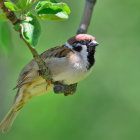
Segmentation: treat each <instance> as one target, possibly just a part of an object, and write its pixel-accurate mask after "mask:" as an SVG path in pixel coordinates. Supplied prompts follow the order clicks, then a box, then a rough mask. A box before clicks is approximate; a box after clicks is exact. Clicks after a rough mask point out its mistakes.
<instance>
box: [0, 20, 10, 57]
mask: <svg viewBox="0 0 140 140" xmlns="http://www.w3.org/2000/svg"><path fill="white" fill-rule="evenodd" d="M0 30H1V32H0V48H1V50H2V51H3V52H4V53H5V54H8V53H9V52H10V50H11V48H12V47H11V46H12V40H11V32H10V28H9V26H8V24H7V23H6V22H1V23H0Z"/></svg>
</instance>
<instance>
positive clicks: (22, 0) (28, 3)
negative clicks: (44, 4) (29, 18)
mask: <svg viewBox="0 0 140 140" xmlns="http://www.w3.org/2000/svg"><path fill="white" fill-rule="evenodd" d="M37 1H38V0H18V2H17V3H16V6H17V7H18V8H19V9H21V10H22V12H23V13H26V12H27V11H29V9H30V8H31V7H32V6H34V4H35V3H36V2H37Z"/></svg>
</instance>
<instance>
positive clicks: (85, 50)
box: [80, 45, 88, 61]
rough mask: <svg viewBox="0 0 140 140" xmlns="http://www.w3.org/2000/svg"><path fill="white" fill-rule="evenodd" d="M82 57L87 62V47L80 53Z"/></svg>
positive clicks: (84, 46) (83, 47)
mask: <svg viewBox="0 0 140 140" xmlns="http://www.w3.org/2000/svg"><path fill="white" fill-rule="evenodd" d="M80 56H81V57H82V58H83V60H85V61H87V56H88V52H87V46H86V45H83V46H82V51H81V52H80Z"/></svg>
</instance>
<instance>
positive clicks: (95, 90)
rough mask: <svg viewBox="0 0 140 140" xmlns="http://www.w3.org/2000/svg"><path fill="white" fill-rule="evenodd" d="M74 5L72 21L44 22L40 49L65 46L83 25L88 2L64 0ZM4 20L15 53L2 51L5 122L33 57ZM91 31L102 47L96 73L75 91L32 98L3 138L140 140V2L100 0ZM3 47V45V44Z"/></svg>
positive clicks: (1, 26) (0, 103)
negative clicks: (19, 80) (19, 79)
mask: <svg viewBox="0 0 140 140" xmlns="http://www.w3.org/2000/svg"><path fill="white" fill-rule="evenodd" d="M63 2H67V3H68V5H69V6H70V8H71V11H72V12H71V15H70V18H69V20H67V21H61V22H60V21H59V22H56V21H45V22H41V25H42V35H41V38H40V41H39V43H38V46H37V50H38V51H39V52H40V53H41V52H43V51H44V50H46V49H48V48H51V47H53V46H55V45H61V44H63V43H64V42H65V41H66V40H67V38H69V37H71V36H73V35H74V34H75V32H76V30H77V27H78V25H79V22H80V19H81V15H82V12H83V8H84V2H85V1H84V0H77V1H76V0H63ZM8 27H9V30H10V32H11V37H12V38H11V41H7V40H6V37H7V36H8V35H9V33H6V32H5V31H4V30H6V28H7V25H6V23H2V22H1V21H0V36H1V38H2V40H3V41H5V43H7V45H8V43H9V45H10V46H11V51H10V53H9V54H8V55H5V54H4V53H3V51H2V49H1V50H0V120H2V118H3V117H4V115H5V114H6V113H7V111H8V109H9V108H10V106H11V104H12V101H13V98H14V95H15V93H16V91H13V90H12V88H13V87H14V86H15V85H16V80H17V77H18V74H19V72H20V70H21V69H22V67H23V66H24V65H25V64H26V63H28V62H29V61H30V60H31V59H32V56H31V54H30V52H29V51H28V49H27V48H26V46H25V44H24V43H23V42H22V40H20V39H19V35H18V33H16V32H15V31H13V29H12V26H11V25H10V24H9V25H8ZM88 33H89V34H92V35H94V36H95V37H96V38H97V41H98V42H99V43H100V46H99V47H97V51H96V64H95V67H94V71H93V72H92V74H91V75H90V76H89V77H88V78H87V79H85V80H83V81H81V82H80V83H79V86H78V90H77V92H76V94H74V95H73V96H68V97H65V96H63V95H56V94H54V93H53V92H52V93H49V94H47V95H44V96H40V97H37V98H34V99H32V100H31V101H30V102H29V103H28V104H27V105H26V106H25V107H24V108H23V109H22V111H21V112H20V114H19V116H18V117H17V119H16V121H15V123H14V125H13V127H12V129H11V131H10V132H8V133H7V134H0V140H15V139H20V140H26V139H27V140H72V139H74V140H93V139H94V140H139V139H140V1H139V0H133V1H132V0H131V1H128V0H117V1H115V0H104V1H103V0H97V3H96V6H95V9H94V14H93V18H92V22H91V24H90V27H89V31H88ZM1 47H2V46H1Z"/></svg>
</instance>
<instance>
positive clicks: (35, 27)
mask: <svg viewBox="0 0 140 140" xmlns="http://www.w3.org/2000/svg"><path fill="white" fill-rule="evenodd" d="M18 26H20V27H21V33H22V36H23V38H24V39H25V40H26V41H27V42H28V43H30V44H31V45H32V46H36V45H37V42H38V39H39V36H40V33H41V27H40V24H39V22H38V20H37V19H36V17H35V16H33V15H32V14H31V13H28V15H27V17H26V19H25V20H24V21H22V23H20V25H17V26H15V28H16V29H19V27H18Z"/></svg>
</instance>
